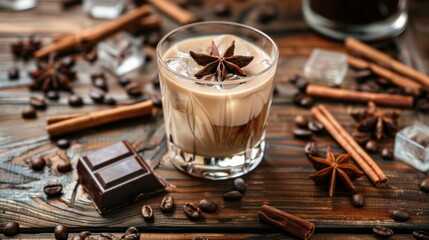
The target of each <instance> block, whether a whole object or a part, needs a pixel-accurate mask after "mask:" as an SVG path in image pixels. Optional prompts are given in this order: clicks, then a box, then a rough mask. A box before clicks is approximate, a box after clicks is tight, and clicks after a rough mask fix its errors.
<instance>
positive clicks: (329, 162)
mask: <svg viewBox="0 0 429 240" xmlns="http://www.w3.org/2000/svg"><path fill="white" fill-rule="evenodd" d="M308 158H309V159H310V161H311V163H313V166H314V168H315V169H316V170H317V172H316V173H314V174H311V175H310V178H311V179H313V181H314V182H315V183H323V182H325V181H327V180H329V196H330V197H332V196H333V195H334V190H335V185H336V183H337V180H338V181H339V182H340V183H341V184H343V185H344V186H345V188H347V189H348V190H354V189H355V186H354V185H353V183H352V180H354V179H356V178H358V177H360V176H362V175H363V172H362V171H361V170H359V169H358V168H357V167H356V166H355V165H353V164H350V163H348V160H349V158H350V154H349V153H344V154H341V155H339V156H338V157H337V158H335V155H334V154H333V153H332V151H331V149H328V151H327V152H326V159H323V158H320V157H316V156H313V155H309V156H308Z"/></svg>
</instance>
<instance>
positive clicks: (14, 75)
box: [7, 67, 19, 80]
mask: <svg viewBox="0 0 429 240" xmlns="http://www.w3.org/2000/svg"><path fill="white" fill-rule="evenodd" d="M7 76H8V78H9V80H17V79H19V69H18V68H16V67H13V68H9V69H8V70H7Z"/></svg>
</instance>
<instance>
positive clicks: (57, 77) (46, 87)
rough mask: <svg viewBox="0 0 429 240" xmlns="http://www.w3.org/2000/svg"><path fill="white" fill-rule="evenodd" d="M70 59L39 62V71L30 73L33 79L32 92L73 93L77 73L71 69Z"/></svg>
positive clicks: (52, 59)
mask: <svg viewBox="0 0 429 240" xmlns="http://www.w3.org/2000/svg"><path fill="white" fill-rule="evenodd" d="M72 66H73V64H70V60H69V59H68V58H62V59H58V60H54V58H52V57H51V58H49V60H48V61H38V62H37V69H36V70H34V71H31V72H30V73H29V75H30V77H31V78H32V79H33V84H32V85H31V86H30V89H31V90H42V91H44V92H48V91H60V90H64V91H71V90H72V89H73V84H72V82H73V81H74V80H76V72H75V71H73V70H72V69H71V67H72Z"/></svg>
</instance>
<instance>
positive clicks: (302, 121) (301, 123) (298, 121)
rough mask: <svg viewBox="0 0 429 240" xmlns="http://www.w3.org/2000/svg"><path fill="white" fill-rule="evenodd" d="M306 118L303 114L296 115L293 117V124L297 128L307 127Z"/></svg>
mask: <svg viewBox="0 0 429 240" xmlns="http://www.w3.org/2000/svg"><path fill="white" fill-rule="evenodd" d="M308 122H309V120H308V118H307V117H306V116H303V115H297V116H296V117H295V125H296V126H297V127H299V128H307V127H308Z"/></svg>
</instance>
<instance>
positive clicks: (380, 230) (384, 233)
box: [372, 226, 393, 239]
mask: <svg viewBox="0 0 429 240" xmlns="http://www.w3.org/2000/svg"><path fill="white" fill-rule="evenodd" d="M372 231H373V232H374V233H375V235H376V236H377V237H379V238H384V239H387V238H390V237H392V236H393V231H392V229H390V228H387V227H382V226H377V227H374V228H373V229H372Z"/></svg>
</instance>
